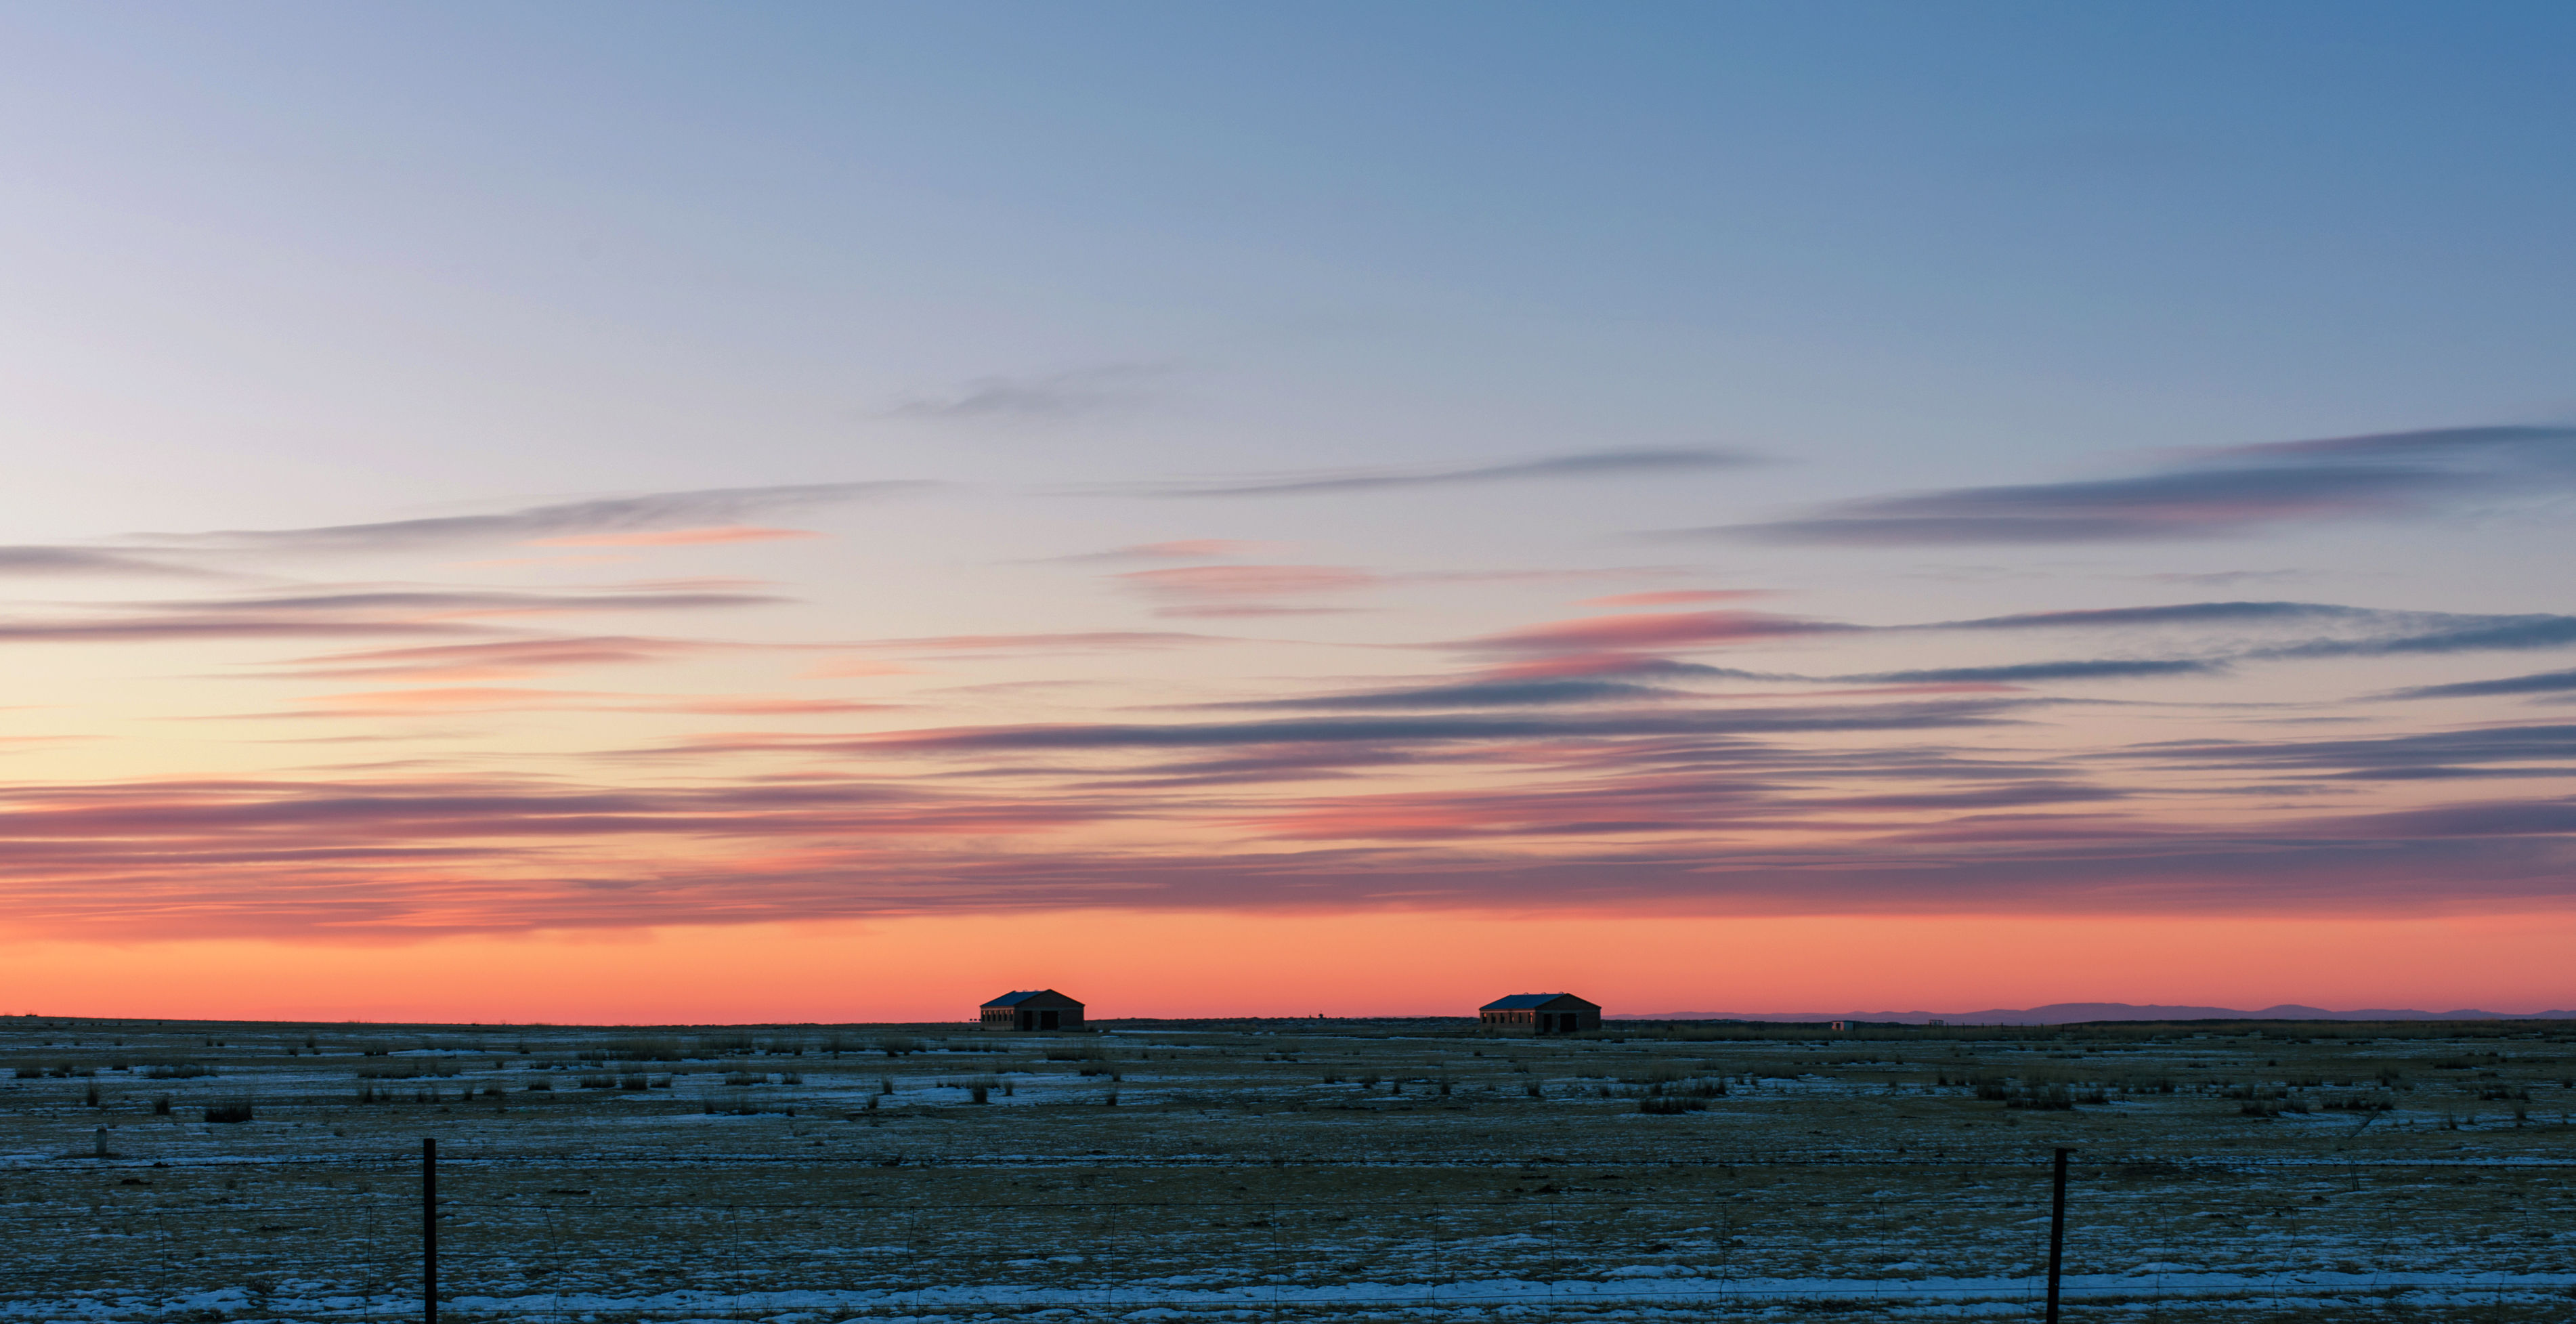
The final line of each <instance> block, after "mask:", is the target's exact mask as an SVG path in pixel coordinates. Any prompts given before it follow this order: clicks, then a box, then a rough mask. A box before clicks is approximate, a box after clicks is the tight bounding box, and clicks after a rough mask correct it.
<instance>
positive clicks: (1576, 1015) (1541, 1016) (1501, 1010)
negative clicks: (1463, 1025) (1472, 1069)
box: [1476, 993, 1601, 1034]
mask: <svg viewBox="0 0 2576 1324" xmlns="http://www.w3.org/2000/svg"><path fill="white" fill-rule="evenodd" d="M1476 1019H1478V1020H1480V1021H1482V1022H1484V1025H1485V1028H1486V1029H1489V1030H1521V1031H1525V1032H1527V1033H1530V1034H1573V1033H1575V1032H1576V1031H1578V1030H1598V1029H1600V1028H1601V1004H1599V1003H1597V1002H1586V1001H1584V1000H1583V999H1581V998H1578V997H1576V996H1574V995H1573V994H1571V993H1514V994H1513V995H1511V996H1510V997H1508V998H1496V999H1494V1000H1493V1001H1491V1002H1488V1003H1486V1004H1485V1005H1484V1006H1482V1007H1479V1008H1477V1011H1476Z"/></svg>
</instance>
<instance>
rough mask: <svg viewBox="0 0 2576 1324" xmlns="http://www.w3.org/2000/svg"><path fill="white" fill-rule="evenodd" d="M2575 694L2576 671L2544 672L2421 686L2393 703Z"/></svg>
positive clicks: (2402, 692)
mask: <svg viewBox="0 0 2576 1324" xmlns="http://www.w3.org/2000/svg"><path fill="white" fill-rule="evenodd" d="M2569 692H2576V671H2543V672H2539V673H2536V674H2533V675H2528V676H2504V677H2500V678H2498V679H2495V680H2464V681H2458V682H2455V683H2453V684H2449V685H2418V686H2416V687H2414V688H2413V689H2405V690H2399V691H2397V692H2396V693H2394V694H2391V695H2389V696H2388V697H2390V698H2392V699H2482V698H2488V697H2492V696H2495V695H2501V694H2565V693H2569Z"/></svg>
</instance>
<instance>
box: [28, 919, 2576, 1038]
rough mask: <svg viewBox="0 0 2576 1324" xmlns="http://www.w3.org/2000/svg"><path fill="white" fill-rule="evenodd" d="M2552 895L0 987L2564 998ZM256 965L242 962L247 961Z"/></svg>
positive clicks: (131, 1009)
mask: <svg viewBox="0 0 2576 1324" xmlns="http://www.w3.org/2000/svg"><path fill="white" fill-rule="evenodd" d="M2571 946H2576V914H2570V913H2560V912H2548V913H2538V914H2524V915H2503V916H2498V915H2481V916H2458V917H2447V918H2430V919H2428V918H2423V917H2407V918H2391V919H2335V920H2315V919H2295V918H2261V919H2245V918H2230V919H2202V918H2171V919H2167V918H2153V917H2096V918H2083V917H2065V918H2028V917H2003V916H1959V915H1945V916H1928V917H1926V916H1855V917H1834V916H1787V917H1776V916H1775V917H1759V918H1709V917H1671V916H1611V917H1547V918H1536V917H1521V916H1507V915H1474V916H1462V915H1457V914H1441V913H1426V912H1381V913H1371V914H1342V915H1298V916H1286V917H1281V916H1256V915H1242V914H1207V913H1138V912H1122V911H1105V910H1104V911H1079V912H1064V913H1053V914H1044V913H1022V914H1015V915H1004V916H937V917H915V918H902V919H891V920H882V921H866V922H836V923H824V924H794V925H753V926H742V927H733V928H724V927H688V928H668V929H655V930H618V931H600V932H587V933H577V932H557V933H546V934H536V935H524V936H473V937H455V938H442V939H435V940H429V941H423V942H418V943H414V944H409V945H399V946H390V945H379V946H363V947H361V946H325V945H319V944H291V943H281V942H273V941H262V940H251V939H226V940H208V941H186V942H160V943H134V944H108V943H80V942H66V941H60V940H40V939H19V940H15V941H0V971H6V974H5V975H0V1012H9V1013H16V1012H39V1013H43V1014H48V1015H65V1016H73V1015H78V1016H112V1017H163V1018H183V1019H232V1018H243V1019H273V1020H307V1019H312V1020H342V1019H353V1020H419V1021H448V1022H467V1021H473V1022H481V1023H485V1024H495V1023H503V1022H537V1021H543V1022H554V1023H564V1024H580V1023H601V1024H688V1023H697V1024H722V1023H742V1022H756V1021H778V1022H827V1023H829V1022H853V1021H951V1020H954V1021H962V1020H964V1019H965V1018H966V1017H967V1016H968V1015H969V1014H970V1010H971V1008H973V1007H974V1006H975V1004H977V1003H979V1002H981V1001H983V1000H984V999H985V998H988V997H990V996H992V995H993V994H994V993H996V992H1000V991H1003V990H1006V989H1010V988H1030V987H1044V986H1053V987H1056V988H1060V989H1062V990H1063V991H1065V992H1067V993H1070V994H1072V995H1074V996H1075V997H1079V998H1082V999H1083V1000H1085V1001H1086V1002H1089V1003H1090V1004H1091V1006H1092V1014H1093V1015H1094V1016H1096V1017H1100V1018H1104V1019H1109V1018H1117V1017H1124V1016H1223V1015H1268V1016H1298V1015H1314V1014H1318V1013H1322V1014H1326V1015H1333V1016H1363V1015H1461V1014H1465V1013H1466V1012H1467V1011H1468V1010H1469V1009H1470V1008H1472V1007H1474V1006H1475V1005H1476V1004H1478V1003H1481V1002H1483V1001H1486V1000H1488V999H1490V998H1492V997H1495V996H1498V995H1500V994H1505V993H1519V992H1540V991H1556V990H1560V989H1561V990H1565V991H1570V992H1577V993H1581V994H1583V995H1584V996H1586V997H1589V998H1592V999H1593V1000H1595V1001H1598V1002H1600V1003H1602V1004H1603V1005H1604V1006H1605V1007H1607V1008H1608V1010H1609V1011H1610V1012H1611V1013H1612V1014H1614V1015H1617V1014H1652V1013H1678V1012H1818V1013H1842V1012H1860V1013H1867V1012H1876V1011H1899V1012H1903V1011H1930V1012H1934V1013H1939V1012H1968V1011H1976V1010H1982V1009H1986V1008H1993V1007H2004V1008H2018V1007H2028V1006H2037V1005H2042V1004H2046V1003H2052V1002H2079V1001H2103V1002H2130V1003H2165V1004H2190V1005H2202V1006H2225V1007H2235V1008H2240V1009H2246V1010H2253V1009H2259V1008H2262V1007H2265V1006H2271V1005H2276V1004H2279V1003H2285V1002H2296V1003H2304V1004H2307V1005H2312V1006H2320V1007H2326V1008H2330V1009H2337V1010H2342V1009H2353V1008H2361V1007H2391V1008H2413V1009H2418V1010H2427V1011H2442V1010H2452V1009H2457V1008H2464V1007H2476V1008H2481V1009H2484V1010H2488V1011H2497V1012H2507V1013H2527V1012H2533V1011H2542V1010H2550V1009H2557V1008H2564V1007H2568V1006H2570V1005H2571V1004H2576V981H2571V980H2569V979H2568V978H2567V976H2566V974H2565V969H2566V964H2565V961H2564V959H2563V956H2564V953H2565V952H2566V951H2568V950H2569V949H2570V948H2571ZM250 972H256V973H250Z"/></svg>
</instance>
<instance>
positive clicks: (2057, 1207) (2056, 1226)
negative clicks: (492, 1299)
mask: <svg viewBox="0 0 2576 1324" xmlns="http://www.w3.org/2000/svg"><path fill="white" fill-rule="evenodd" d="M2074 1152H2075V1151H2074V1150H2071V1149H2061V1150H2059V1151H2057V1172H2056V1180H2055V1183H2054V1185H2055V1193H2054V1194H2053V1195H2052V1196H2051V1197H2050V1199H2049V1204H2048V1324H2057V1276H2058V1272H2059V1270H2060V1269H2062V1268H2063V1267H2064V1266H2065V1263H2066V1156H2067V1155H2069V1154H2072V1153H2074ZM432 1324H436V1322H435V1321H432Z"/></svg>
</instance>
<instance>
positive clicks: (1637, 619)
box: [1449, 611, 1862, 653]
mask: <svg viewBox="0 0 2576 1324" xmlns="http://www.w3.org/2000/svg"><path fill="white" fill-rule="evenodd" d="M1861 628H1862V627H1860V626H1855V625H1844V624H1839V623H1836V622H1832V621H1814V620H1807V619H1805V618H1803V617H1797V616H1779V615H1774V614H1772V613H1769V612H1758V611H1692V612H1648V613H1638V614H1633V615H1622V616H1593V617H1588V618H1585V619H1582V620H1573V621H1558V622H1555V623H1553V624H1548V625H1534V626H1530V627H1528V628H1526V629H1520V630H1509V631H1505V632H1504V633H1501V634H1492V635H1486V636H1484V637H1483V638H1480V639H1468V640H1464V641H1461V642H1459V643H1456V644H1452V645H1449V646H1450V647H1454V648H1460V649H1465V650H1468V651H1471V652H1487V653H1598V652H1621V651H1629V650H1635V649H1651V648H1674V647H1705V646H1709V645H1714V644H1729V643H1741V642H1746V641H1751V640H1764V639H1784V638H1791V637H1796V636H1802V635H1821V634H1835V633H1842V632H1847V631H1854V630H1858V629H1861Z"/></svg>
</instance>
